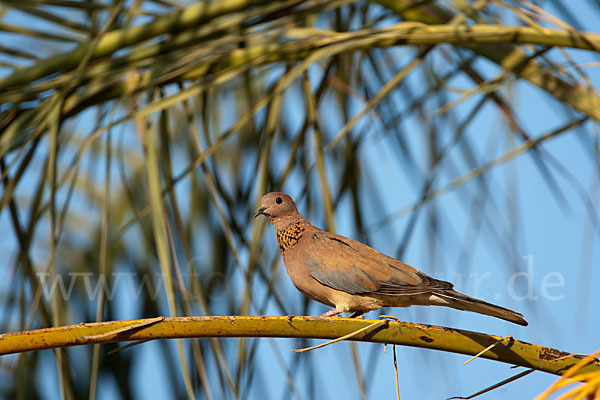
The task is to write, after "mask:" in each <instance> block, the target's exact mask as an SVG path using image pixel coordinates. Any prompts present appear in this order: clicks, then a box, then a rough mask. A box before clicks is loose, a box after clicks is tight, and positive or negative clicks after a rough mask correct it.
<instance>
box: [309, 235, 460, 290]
mask: <svg viewBox="0 0 600 400" xmlns="http://www.w3.org/2000/svg"><path fill="white" fill-rule="evenodd" d="M307 239H308V240H310V243H307V244H308V248H307V250H308V251H307V252H306V253H305V254H306V266H307V267H308V269H309V271H310V274H311V275H312V277H313V278H315V279H316V280H317V281H319V282H320V283H321V284H323V285H326V286H329V287H331V288H333V289H337V290H341V291H344V292H347V293H350V294H367V293H376V294H384V295H416V294H421V293H428V292H431V291H435V290H440V289H442V290H444V289H452V284H451V283H449V282H445V281H440V280H437V279H434V278H432V277H430V276H427V275H425V274H423V273H422V272H420V271H419V270H417V269H415V268H413V267H411V266H410V265H407V264H404V263H403V262H401V261H398V260H395V259H393V258H391V257H388V256H386V255H384V254H382V253H380V252H378V251H376V250H374V249H372V248H370V247H369V246H367V245H365V244H362V243H360V242H357V241H355V240H352V239H348V238H345V237H343V236H339V235H336V234H333V233H329V232H324V231H320V232H315V233H313V234H312V235H311V236H310V237H309V238H307Z"/></svg>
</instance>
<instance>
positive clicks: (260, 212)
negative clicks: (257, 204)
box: [254, 207, 267, 218]
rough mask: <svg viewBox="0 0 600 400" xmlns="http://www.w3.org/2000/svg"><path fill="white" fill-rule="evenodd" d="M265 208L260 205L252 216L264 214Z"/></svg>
mask: <svg viewBox="0 0 600 400" xmlns="http://www.w3.org/2000/svg"><path fill="white" fill-rule="evenodd" d="M266 209H267V207H261V208H259V209H258V210H256V214H254V218H256V217H258V216H259V215H265V210H266Z"/></svg>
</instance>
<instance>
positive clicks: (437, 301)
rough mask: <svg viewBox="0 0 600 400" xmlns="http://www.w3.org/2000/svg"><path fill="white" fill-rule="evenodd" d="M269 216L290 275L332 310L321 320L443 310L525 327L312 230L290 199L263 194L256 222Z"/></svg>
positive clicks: (351, 243)
mask: <svg viewBox="0 0 600 400" xmlns="http://www.w3.org/2000/svg"><path fill="white" fill-rule="evenodd" d="M260 215H263V216H265V217H267V218H268V219H269V220H270V221H271V224H273V227H274V228H275V233H276V236H277V244H278V245H279V251H280V253H281V256H282V258H283V262H284V264H285V267H286V269H287V272H288V275H289V277H290V279H291V281H292V283H293V284H294V286H296V288H297V289H298V290H299V291H300V292H301V293H302V294H304V295H305V296H307V297H309V298H311V299H313V300H316V301H318V302H320V303H323V304H325V305H327V306H329V307H333V308H332V309H331V310H329V311H327V312H325V313H323V314H322V315H321V317H337V316H339V315H340V314H343V313H351V317H354V318H356V317H360V316H362V315H363V314H364V313H367V312H369V311H373V310H377V309H379V308H381V307H409V306H412V305H421V306H445V307H451V308H454V309H458V310H463V311H471V312H475V313H479V314H485V315H489V316H492V317H496V318H500V319H503V320H506V321H509V322H513V323H515V324H518V325H522V326H527V321H525V319H524V317H523V315H522V314H521V313H519V312H516V311H513V310H510V309H508V308H504V307H500V306H497V305H495V304H491V303H488V302H485V301H483V300H479V299H476V298H474V297H470V296H467V295H465V294H462V293H459V292H457V291H456V290H454V286H453V284H452V283H450V282H446V281H443V280H439V279H435V278H432V277H431V276H429V275H427V274H425V273H423V272H421V271H419V270H418V269H416V268H414V267H411V266H410V265H408V264H405V263H403V262H402V261H398V260H396V259H394V258H392V257H389V256H386V255H385V254H383V253H380V252H379V251H377V250H375V249H373V248H371V247H369V246H367V245H366V244H363V243H361V242H358V241H356V240H352V239H349V238H347V237H344V236H341V235H337V234H335V233H332V232H327V231H324V230H321V229H319V228H317V227H316V226H314V225H311V224H310V223H309V222H308V221H307V220H306V219H305V218H304V217H303V216H302V215H301V214H300V213H299V212H298V209H297V208H296V205H295V204H294V201H293V200H292V198H291V197H290V196H289V195H287V194H285V193H282V192H271V193H267V194H265V195H264V196H263V197H262V199H261V201H260V208H259V209H258V210H257V211H256V214H255V215H254V218H256V217H258V216H260Z"/></svg>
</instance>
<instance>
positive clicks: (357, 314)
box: [350, 311, 365, 319]
mask: <svg viewBox="0 0 600 400" xmlns="http://www.w3.org/2000/svg"><path fill="white" fill-rule="evenodd" d="M364 314H365V312H364V311H356V312H353V313H352V315H350V318H362V319H364V318H365V316H364Z"/></svg>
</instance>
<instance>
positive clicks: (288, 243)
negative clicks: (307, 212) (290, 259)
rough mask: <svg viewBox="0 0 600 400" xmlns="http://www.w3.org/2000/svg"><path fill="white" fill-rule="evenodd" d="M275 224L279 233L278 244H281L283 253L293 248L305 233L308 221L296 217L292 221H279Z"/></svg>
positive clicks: (280, 248) (280, 247)
mask: <svg viewBox="0 0 600 400" xmlns="http://www.w3.org/2000/svg"><path fill="white" fill-rule="evenodd" d="M277 222H278V223H277V224H273V225H275V229H276V234H277V244H278V245H279V250H280V251H281V255H284V253H285V252H286V251H287V250H289V249H291V248H293V247H294V246H295V245H296V244H297V243H298V241H299V240H300V238H302V236H303V235H304V233H305V231H306V229H307V225H308V223H307V222H306V221H305V220H304V219H303V218H302V219H295V220H292V221H287V222H286V223H283V222H284V221H277Z"/></svg>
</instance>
